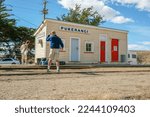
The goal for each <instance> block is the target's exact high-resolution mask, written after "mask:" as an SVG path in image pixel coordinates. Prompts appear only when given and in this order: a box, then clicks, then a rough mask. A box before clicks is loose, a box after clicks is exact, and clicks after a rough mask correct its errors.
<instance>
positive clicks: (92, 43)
mask: <svg viewBox="0 0 150 117" xmlns="http://www.w3.org/2000/svg"><path fill="white" fill-rule="evenodd" d="M87 43H88V44H91V45H92V46H91V49H92V51H86V44H87ZM84 45H85V48H84V52H94V51H95V49H94V42H92V41H85V44H84Z"/></svg>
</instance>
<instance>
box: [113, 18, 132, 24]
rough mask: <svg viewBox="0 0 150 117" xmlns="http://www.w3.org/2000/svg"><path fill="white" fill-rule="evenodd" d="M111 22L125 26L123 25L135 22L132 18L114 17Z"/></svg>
mask: <svg viewBox="0 0 150 117" xmlns="http://www.w3.org/2000/svg"><path fill="white" fill-rule="evenodd" d="M111 21H112V22H113V23H119V24H123V23H126V22H134V20H132V19H130V18H124V17H123V16H117V17H114V18H113V19H112V20H111Z"/></svg>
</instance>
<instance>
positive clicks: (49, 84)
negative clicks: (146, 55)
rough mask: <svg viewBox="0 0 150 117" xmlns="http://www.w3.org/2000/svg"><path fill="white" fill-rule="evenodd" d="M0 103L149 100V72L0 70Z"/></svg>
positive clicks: (103, 69) (133, 69) (117, 69)
mask: <svg viewBox="0 0 150 117" xmlns="http://www.w3.org/2000/svg"><path fill="white" fill-rule="evenodd" d="M0 99H75V100H76V99H92V100H95V99H150V68H91V69H79V70H77V69H76V70H73V69H63V70H62V72H61V74H56V73H55V70H53V71H52V74H47V73H46V70H13V71H7V70H1V71H0Z"/></svg>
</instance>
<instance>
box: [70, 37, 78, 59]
mask: <svg viewBox="0 0 150 117" xmlns="http://www.w3.org/2000/svg"><path fill="white" fill-rule="evenodd" d="M72 39H78V42H79V43H78V47H79V51H78V61H80V38H79V37H70V52H69V61H71V49H72V45H71V41H72Z"/></svg>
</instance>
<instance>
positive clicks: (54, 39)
mask: <svg viewBox="0 0 150 117" xmlns="http://www.w3.org/2000/svg"><path fill="white" fill-rule="evenodd" d="M46 41H50V48H55V49H59V48H60V46H61V48H64V44H63V42H62V40H61V39H60V38H59V37H58V36H57V35H53V36H50V35H48V36H47V38H46Z"/></svg>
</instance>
